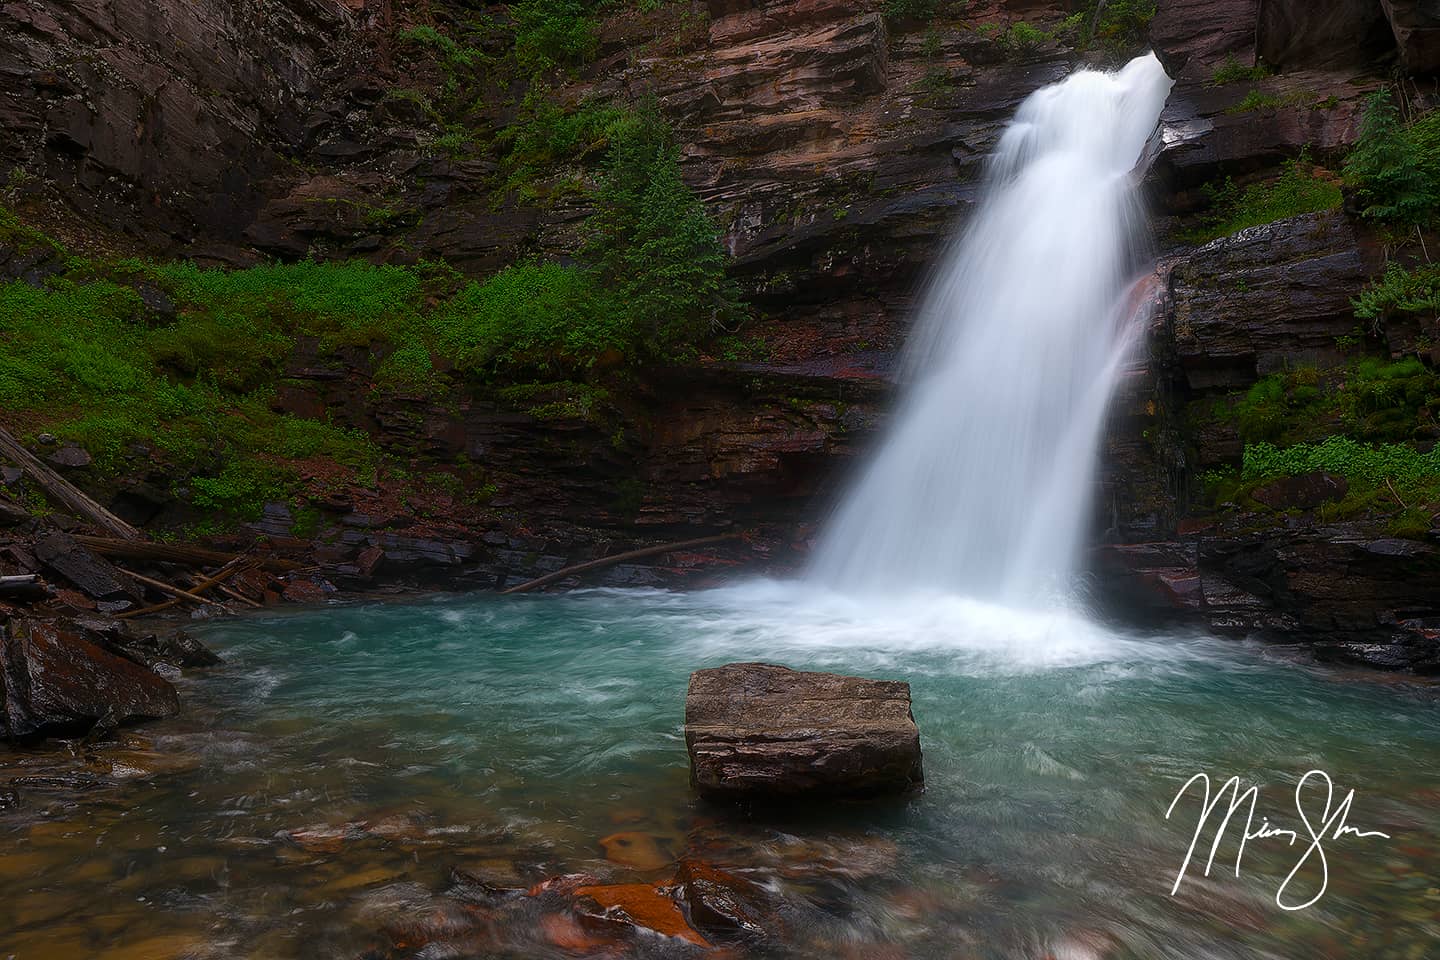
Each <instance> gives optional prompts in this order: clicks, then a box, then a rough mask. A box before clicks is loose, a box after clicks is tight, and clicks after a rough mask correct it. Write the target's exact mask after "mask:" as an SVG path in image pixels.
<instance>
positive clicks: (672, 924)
mask: <svg viewBox="0 0 1440 960" xmlns="http://www.w3.org/2000/svg"><path fill="white" fill-rule="evenodd" d="M575 895H576V896H577V897H589V898H590V899H592V900H594V901H595V902H596V903H598V904H600V906H601V907H602V908H604V909H605V910H606V911H607V913H608V912H609V911H611V910H617V911H621V912H623V913H624V915H625V918H628V920H629V922H630V923H631V924H632V925H634V926H637V927H644V928H645V929H647V930H653V931H654V932H656V933H659V934H664V935H665V936H667V937H679V938H680V939H681V940H685V941H688V942H690V943H693V944H696V945H697V946H701V947H708V946H710V942H709V941H708V940H706V939H705V938H704V937H702V936H701V935H700V934H699V933H698V932H696V930H695V929H694V928H693V927H691V926H690V924H689V923H688V922H686V920H685V914H683V913H682V912H681V911H680V907H679V906H678V905H677V904H676V903H675V901H674V900H671V899H670V898H669V897H667V896H665V895H663V894H662V893H660V891H659V890H657V889H656V888H655V887H652V886H651V885H650V884H648V883H616V884H605V885H598V886H589V887H581V888H579V889H578V890H576V891H575ZM615 919H617V920H620V919H623V918H620V917H616V918H615Z"/></svg>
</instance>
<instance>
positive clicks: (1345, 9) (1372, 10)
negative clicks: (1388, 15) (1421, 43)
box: [1256, 0, 1395, 70]
mask: <svg viewBox="0 0 1440 960" xmlns="http://www.w3.org/2000/svg"><path fill="white" fill-rule="evenodd" d="M1256 35H1257V40H1258V42H1257V47H1258V51H1257V52H1258V53H1259V56H1260V59H1261V60H1263V61H1264V62H1265V63H1267V64H1270V65H1271V66H1273V67H1277V68H1279V69H1282V70H1286V69H1295V68H1296V67H1332V68H1333V67H1354V66H1364V65H1368V64H1371V63H1374V62H1376V61H1377V60H1379V58H1380V57H1381V56H1382V55H1383V54H1384V53H1385V52H1386V51H1388V50H1393V49H1394V48H1395V36H1394V33H1393V32H1392V31H1391V29H1390V24H1389V23H1388V22H1387V21H1386V19H1385V14H1384V11H1383V10H1382V9H1381V7H1380V4H1378V3H1376V0H1327V2H1325V3H1323V4H1321V3H1314V2H1313V0H1266V2H1262V3H1261V4H1260V11H1259V22H1258V27H1257V31H1256Z"/></svg>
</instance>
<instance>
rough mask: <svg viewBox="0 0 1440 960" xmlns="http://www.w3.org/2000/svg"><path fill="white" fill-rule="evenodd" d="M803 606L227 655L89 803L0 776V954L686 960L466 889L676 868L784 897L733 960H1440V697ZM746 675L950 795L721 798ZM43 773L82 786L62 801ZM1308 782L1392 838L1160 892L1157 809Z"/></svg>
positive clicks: (1248, 862) (1173, 643) (387, 613)
mask: <svg viewBox="0 0 1440 960" xmlns="http://www.w3.org/2000/svg"><path fill="white" fill-rule="evenodd" d="M806 596H807V597H808V599H797V596H796V593H795V591H794V588H793V585H790V584H752V585H749V586H745V587H737V588H733V589H726V590H718V591H709V592H704V593H691V594H672V593H660V592H637V591H584V592H580V593H574V594H569V595H564V596H551V597H546V596H537V597H523V598H515V597H495V596H486V595H475V596H468V597H437V598H432V599H427V600H423V601H417V602H409V603H390V604H372V605H349V606H339V607H331V608H327V609H318V610H309V611H300V612H293V611H292V612H286V613H282V614H268V615H265V616H261V617H253V618H244V619H237V620H232V621H228V622H224V623H216V624H215V625H213V626H211V627H209V628H208V629H207V630H205V632H204V638H205V639H206V640H207V641H208V642H210V643H212V644H214V645H215V647H216V648H217V649H218V650H219V652H221V653H222V654H223V655H224V656H225V657H226V658H227V663H226V665H225V666H224V667H223V668H219V669H217V670H215V671H212V672H211V673H210V674H209V675H205V676H198V677H196V678H192V679H188V680H186V681H185V682H184V687H183V689H182V694H183V696H184V698H185V702H186V704H187V712H186V714H185V715H184V716H183V717H181V718H178V719H176V720H173V721H167V722H164V723H159V724H151V725H147V726H144V727H139V728H136V729H134V730H133V731H130V732H128V733H126V734H125V735H124V739H123V741H122V743H121V744H120V745H118V746H111V747H98V748H97V749H96V750H95V751H93V752H92V753H89V754H87V755H86V757H85V759H84V760H83V762H80V763H79V764H78V768H79V769H78V772H77V770H76V766H77V762H76V761H71V760H69V759H68V758H67V757H65V755H64V752H63V751H46V752H36V753H35V754H34V755H32V756H29V757H27V758H26V760H25V766H23V767H21V768H19V769H8V770H6V771H3V772H4V773H5V775H7V776H12V775H16V774H23V775H25V776H27V777H29V778H30V781H29V782H27V783H24V784H18V785H16V784H14V783H13V782H11V783H7V782H0V791H3V790H6V789H13V790H16V791H17V792H18V793H19V794H20V795H21V798H22V800H21V804H20V805H19V806H17V807H14V808H12V809H9V810H4V811H0V848H3V850H4V851H5V853H4V856H3V857H0V945H3V947H4V948H5V949H4V950H0V956H5V955H6V952H5V951H6V950H8V951H9V952H12V953H15V954H16V955H17V956H19V957H21V958H24V960H31V958H35V960H70V958H86V960H89V958H117V960H118V958H124V960H159V958H172V957H175V958H178V957H187V958H212V957H213V958H247V960H249V958H254V960H292V958H294V960H300V958H305V960H312V958H337V960H360V958H362V957H363V958H377V957H385V958H390V957H395V958H423V960H438V958H455V957H465V958H481V957H485V958H490V957H506V958H520V957H524V958H531V957H540V958H556V960H559V958H566V957H569V958H574V957H577V956H592V957H607V958H613V957H616V956H637V955H638V956H666V957H693V956H698V955H699V954H698V951H696V950H695V949H694V948H692V947H688V946H686V945H685V944H683V943H680V942H678V941H674V940H664V939H661V938H654V937H651V938H641V939H640V941H639V946H638V947H636V948H634V950H635V951H637V952H628V953H627V952H622V953H619V954H616V953H612V952H608V951H607V950H606V949H602V948H598V947H597V948H595V949H591V950H585V949H571V948H567V947H565V946H563V944H564V943H569V942H571V941H570V940H567V939H566V938H565V937H563V936H559V935H557V934H563V933H564V932H565V931H566V928H565V927H563V926H559V927H557V926H556V923H557V922H558V921H552V920H550V919H547V918H546V916H545V915H537V914H536V913H534V912H530V913H527V912H524V911H511V910H510V908H508V907H506V908H504V909H501V910H497V911H496V912H495V913H494V914H493V915H492V914H491V913H488V912H487V910H488V908H486V907H484V905H483V904H482V905H477V904H475V903H473V902H472V901H471V900H468V899H466V895H465V893H464V891H454V890H452V879H451V876H452V874H451V871H452V869H453V868H456V867H459V868H461V869H464V870H466V871H469V872H470V873H472V874H475V875H478V876H481V877H485V878H489V879H490V880H491V882H494V883H498V884H500V885H505V886H516V887H525V886H528V885H529V884H532V883H534V882H536V881H538V880H540V879H542V878H544V877H549V876H555V875H558V874H565V873H570V872H576V871H580V872H585V873H589V874H591V875H594V876H596V877H597V878H599V879H601V880H602V881H604V882H611V883H640V882H664V881H665V880H666V879H667V878H669V877H671V876H673V874H674V870H675V865H674V863H673V862H672V861H673V860H675V859H676V858H679V857H682V856H686V855H689V856H700V857H702V858H704V859H706V860H708V861H710V862H714V863H720V864H724V865H725V866H727V867H729V868H732V869H734V870H736V871H737V872H740V873H742V874H743V875H744V876H746V877H748V878H749V879H751V880H754V881H755V882H757V883H759V884H761V885H762V886H763V887H764V888H765V889H766V890H767V891H770V893H771V895H773V897H774V901H775V902H774V905H773V909H774V911H775V914H774V916H773V918H772V919H771V920H770V921H768V923H769V925H770V928H771V930H772V931H773V934H772V937H771V939H770V940H769V941H767V942H766V943H764V944H761V945H753V946H749V947H743V946H742V947H741V948H739V950H738V956H742V957H805V958H815V960H833V958H836V957H854V958H857V960H869V958H886V957H896V958H901V957H916V958H932V957H933V958H947V960H951V958H959V960H1042V958H1046V957H1053V958H1057V960H1100V958H1104V960H1257V958H1261V960H1309V958H1316V957H1320V958H1335V960H1342V958H1343V960H1354V958H1357V957H1364V958H1366V960H1430V958H1431V957H1433V956H1434V953H1433V949H1434V945H1435V943H1437V942H1440V890H1437V886H1440V884H1437V877H1440V839H1437V838H1440V710H1437V706H1440V701H1437V699H1436V690H1435V688H1433V687H1426V686H1422V685H1418V684H1414V685H1400V684H1395V683H1394V682H1393V678H1392V680H1391V682H1390V683H1387V684H1383V685H1382V684H1381V683H1380V682H1377V681H1378V680H1385V679H1386V678H1383V677H1382V678H1371V679H1367V678H1366V677H1364V676H1361V675H1343V674H1337V673H1335V672H1331V671H1326V670H1320V669H1316V668H1312V667H1307V666H1305V665H1303V664H1297V663H1288V662H1283V661H1279V660H1274V659H1271V658H1269V657H1268V656H1267V655H1266V652H1265V651H1263V650H1261V649H1254V648H1250V647H1247V646H1243V645H1237V644H1233V643H1228V642H1227V643H1222V642H1219V641H1212V640H1207V639H1203V638H1187V637H1177V636H1167V637H1154V638H1146V637H1132V636H1123V635H1115V634H1113V633H1106V632H1102V631H1100V630H1098V629H1096V628H1094V627H1092V626H1089V625H1087V624H1086V623H1085V622H1084V621H1067V620H1063V619H1057V618H1056V617H1054V616H1044V617H1041V616H1035V617H1026V616H1020V615H1016V614H1014V613H1013V612H1012V611H1009V610H1007V609H1005V608H1001V607H990V606H986V605H984V604H979V603H977V602H975V601H969V600H958V599H953V598H951V599H940V598H937V599H935V600H933V601H932V602H930V603H928V604H916V605H914V606H912V608H911V609H910V612H909V613H908V614H907V615H906V616H904V617H898V616H896V615H893V614H891V613H883V614H880V613H876V612H874V610H873V609H872V608H871V607H869V606H868V605H867V604H865V603H862V602H859V601H857V600H855V599H853V598H849V597H842V596H837V595H827V594H823V593H819V592H812V593H809V594H807V595H806ZM745 659H765V660H769V661H772V662H778V663H784V664H788V665H790V666H794V667H797V668H811V669H825V670H835V671H840V672H848V673H858V674H863V675H869V676H882V677H897V678H902V679H905V680H908V681H909V682H910V683H911V685H912V688H913V690H914V698H915V717H916V720H917V722H918V723H919V726H920V730H921V739H922V744H923V747H924V751H925V773H926V781H927V788H926V792H925V793H924V794H923V795H922V796H921V797H919V798H917V799H915V800H913V801H910V802H907V803H903V804H898V805H895V806H893V807H881V808H878V809H874V808H858V809H856V808H848V807H845V806H835V807H833V808H826V807H818V808H814V809H811V810H809V811H807V812H806V815H805V816H804V817H801V818H797V819H796V820H793V821H790V820H785V819H774V818H770V817H752V816H750V815H748V814H747V813H746V812H745V811H735V812H730V811H726V810H723V809H717V808H714V807H711V806H708V805H705V804H703V803H701V802H699V801H697V800H696V799H695V798H694V796H693V795H692V793H691V791H690V787H689V783H688V769H687V764H686V756H685V747H684V743H683V740H682V737H681V722H682V717H683V712H684V696H685V684H686V678H687V676H688V675H689V673H690V671H692V670H694V669H696V668H698V667H703V666H712V665H716V664H720V663H725V662H729V661H734V660H745ZM54 765H60V766H61V769H62V770H65V771H68V772H67V773H65V775H66V776H71V777H75V776H83V777H85V778H88V780H87V781H86V782H89V783H91V784H92V785H91V786H90V788H89V789H86V790H82V791H76V790H75V789H74V787H73V786H71V787H68V788H63V789H62V788H61V787H59V786H56V787H55V788H54V789H53V790H52V788H51V787H50V786H48V785H47V781H46V777H55V776H59V775H60V774H59V773H58V772H56V771H54V770H52V769H51V767H52V766H54ZM1312 768H1322V769H1324V770H1326V771H1328V772H1329V773H1330V775H1331V776H1333V777H1334V778H1335V780H1336V782H1337V784H1339V785H1340V786H1341V787H1342V788H1343V789H1345V790H1348V789H1350V788H1351V787H1353V788H1355V790H1356V798H1355V801H1354V806H1353V812H1352V815H1351V823H1352V825H1354V826H1357V827H1361V828H1363V829H1367V830H1369V829H1375V830H1382V831H1384V832H1386V833H1389V834H1391V835H1392V838H1393V839H1390V840H1381V839H1356V838H1354V837H1346V838H1345V839H1343V840H1339V841H1335V842H1333V843H1330V844H1328V845H1327V855H1328V858H1329V870H1330V880H1329V890H1328V892H1327V893H1326V895H1325V897H1324V898H1322V899H1321V900H1320V901H1319V902H1318V903H1317V904H1316V905H1315V906H1313V907H1311V908H1309V909H1308V910H1304V911H1300V912H1295V913H1288V912H1285V911H1282V910H1280V909H1279V908H1277V907H1276V905H1275V903H1274V897H1275V893H1276V889H1277V887H1278V886H1279V884H1280V882H1281V880H1282V879H1283V878H1284V876H1285V874H1286V873H1287V872H1288V871H1289V869H1290V867H1291V866H1292V865H1293V863H1294V862H1295V861H1296V860H1297V859H1298V857H1299V852H1298V851H1297V850H1292V849H1290V848H1289V847H1287V846H1286V845H1285V843H1284V842H1283V841H1280V840H1269V841H1254V842H1252V843H1251V844H1250V845H1249V847H1248V848H1247V849H1248V850H1249V852H1247V854H1246V857H1245V860H1244V863H1243V868H1242V871H1241V875H1240V877H1239V878H1238V879H1237V878H1236V877H1234V876H1233V874H1232V871H1231V867H1232V861H1233V854H1234V844H1233V842H1227V843H1226V844H1225V846H1224V847H1223V850H1222V860H1223V862H1217V864H1216V868H1215V870H1214V871H1213V872H1212V875H1211V877H1210V878H1209V879H1206V878H1204V877H1203V876H1201V875H1200V870H1199V868H1198V867H1197V868H1196V869H1195V871H1194V879H1193V882H1187V883H1186V884H1185V885H1184V886H1183V887H1182V888H1181V890H1180V893H1179V895H1178V896H1176V897H1173V898H1172V897H1171V896H1170V895H1169V892H1170V888H1171V885H1172V883H1173V882H1174V876H1175V871H1176V870H1177V869H1178V868H1179V866H1180V863H1181V861H1182V859H1183V856H1184V852H1185V849H1186V847H1187V846H1188V844H1189V841H1190V834H1191V831H1193V829H1194V825H1195V820H1196V815H1197V814H1196V809H1195V803H1194V802H1189V803H1186V804H1184V805H1183V815H1181V814H1177V816H1176V818H1174V819H1172V820H1169V821H1167V820H1166V819H1165V817H1164V814H1165V808H1166V806H1167V805H1168V804H1169V802H1170V800H1171V798H1172V797H1173V796H1174V794H1175V792H1176V791H1177V790H1178V789H1179V788H1180V785H1181V784H1182V783H1183V782H1184V781H1185V780H1186V779H1187V778H1189V777H1191V776H1192V775H1194V774H1195V773H1198V772H1201V771H1205V772H1209V773H1210V774H1212V775H1214V776H1218V777H1220V778H1221V779H1223V778H1225V777H1228V776H1230V775H1232V774H1236V775H1239V776H1242V777H1244V778H1245V780H1246V782H1247V783H1250V782H1253V783H1257V784H1259V785H1260V786H1261V790H1262V792H1261V808H1260V813H1261V814H1262V815H1264V816H1268V817H1269V818H1270V819H1271V822H1272V823H1277V824H1280V825H1282V826H1284V827H1287V828H1300V827H1301V824H1300V822H1299V820H1298V819H1297V816H1296V813H1295V810H1294V805H1293V799H1292V798H1291V792H1292V791H1293V789H1294V785H1295V782H1296V780H1297V779H1298V778H1299V777H1300V776H1301V775H1303V774H1304V773H1305V772H1306V771H1307V770H1310V769H1312ZM1311 813H1312V816H1313V815H1314V811H1313V809H1312V811H1311ZM1256 823H1257V824H1258V823H1259V817H1257V819H1256ZM616 835H627V836H628V839H629V841H630V842H629V846H628V848H627V849H628V850H629V851H630V852H629V853H628V854H627V853H626V851H625V850H620V851H618V852H617V850H616V848H615V847H614V843H615V841H614V839H613V838H614V837H615V836H616ZM607 839H608V840H610V841H611V844H610V847H609V848H608V849H607V846H606V845H605V844H604V843H602V841H606V840H607ZM615 858H618V859H615ZM627 861H628V862H627ZM1316 876H1317V873H1316V872H1314V871H1307V872H1306V873H1305V874H1304V876H1303V886H1302V887H1300V888H1297V890H1296V892H1297V893H1298V892H1300V890H1302V889H1303V890H1304V891H1305V892H1306V895H1308V893H1309V892H1310V891H1313V890H1314V884H1315V882H1316ZM507 911H509V912H507ZM396 941H400V942H402V943H405V944H408V946H407V947H405V948H403V949H401V948H395V947H394V943H395V942H396ZM425 951H428V952H425ZM729 955H730V956H736V955H737V954H736V953H732V954H729Z"/></svg>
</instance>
